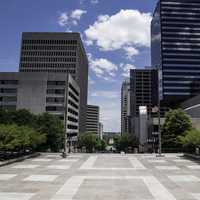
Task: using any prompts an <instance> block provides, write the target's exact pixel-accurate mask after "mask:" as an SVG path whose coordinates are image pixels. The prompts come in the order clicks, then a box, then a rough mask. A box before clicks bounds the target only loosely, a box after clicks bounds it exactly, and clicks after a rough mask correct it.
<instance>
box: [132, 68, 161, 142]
mask: <svg viewBox="0 0 200 200" xmlns="http://www.w3.org/2000/svg"><path fill="white" fill-rule="evenodd" d="M157 88H158V72H157V70H156V69H151V68H145V69H131V70H130V116H131V133H132V134H134V135H135V136H136V137H137V138H138V139H139V140H140V139H141V140H140V143H141V144H142V145H144V144H145V143H147V140H146V142H145V141H144V138H151V137H152V132H153V130H152V124H151V120H152V118H153V117H154V115H156V116H155V117H157V113H153V112H152V109H153V107H155V106H157V105H158V101H157V99H158V89H157ZM144 110H145V114H144V112H142V111H144ZM141 121H142V123H143V124H144V127H141ZM144 130H145V131H144Z"/></svg>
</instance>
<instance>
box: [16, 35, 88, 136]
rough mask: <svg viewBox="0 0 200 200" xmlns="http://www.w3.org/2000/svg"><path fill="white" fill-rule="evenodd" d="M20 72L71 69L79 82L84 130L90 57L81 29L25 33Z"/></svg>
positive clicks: (66, 71) (82, 126)
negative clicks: (77, 30)
mask: <svg viewBox="0 0 200 200" xmlns="http://www.w3.org/2000/svg"><path fill="white" fill-rule="evenodd" d="M19 69H20V72H49V73H63V74H66V73H70V74H71V75H72V76H73V78H74V79H75V80H76V81H77V83H78V84H79V86H80V127H79V128H80V132H82V133H83V132H85V130H86V129H85V128H86V127H85V125H86V110H87V93H88V60H87V55H86V53H85V49H84V46H83V44H82V41H81V38H80V34H79V33H59V32H56V33H54V32H48V33H45V32H44V33H35V32H33V33H23V34H22V44H21V57H20V66H19Z"/></svg>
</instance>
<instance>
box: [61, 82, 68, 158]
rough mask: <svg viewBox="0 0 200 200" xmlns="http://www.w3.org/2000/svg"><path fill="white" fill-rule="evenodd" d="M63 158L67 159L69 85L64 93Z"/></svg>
mask: <svg viewBox="0 0 200 200" xmlns="http://www.w3.org/2000/svg"><path fill="white" fill-rule="evenodd" d="M62 157H63V158H66V157H67V84H66V83H65V93H64V151H63V153H62Z"/></svg>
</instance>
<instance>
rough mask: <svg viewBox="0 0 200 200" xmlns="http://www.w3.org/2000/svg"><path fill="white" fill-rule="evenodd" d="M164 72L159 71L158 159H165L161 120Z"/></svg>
mask: <svg viewBox="0 0 200 200" xmlns="http://www.w3.org/2000/svg"><path fill="white" fill-rule="evenodd" d="M161 84H162V71H161V70H158V137H159V149H158V155H157V157H163V156H164V155H162V137H161V123H160V122H161V120H160V101H161V93H162V90H161V88H162V85H161Z"/></svg>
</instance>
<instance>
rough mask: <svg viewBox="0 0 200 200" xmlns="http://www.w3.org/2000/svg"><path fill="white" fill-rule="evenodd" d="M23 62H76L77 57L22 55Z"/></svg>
mask: <svg viewBox="0 0 200 200" xmlns="http://www.w3.org/2000/svg"><path fill="white" fill-rule="evenodd" d="M21 62H76V58H63V57H61V58H57V57H56V58H55V57H21Z"/></svg>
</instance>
